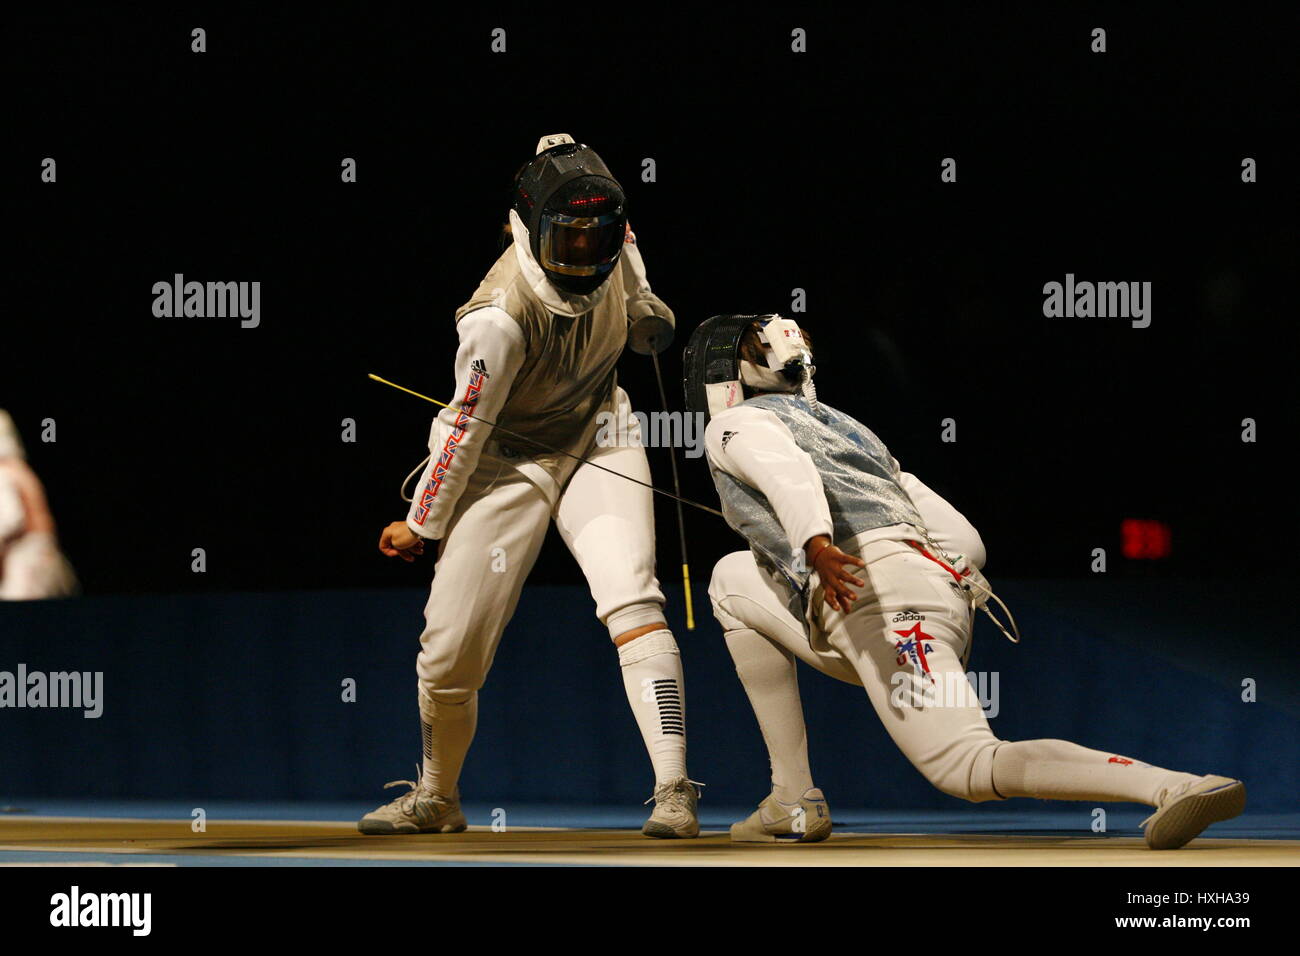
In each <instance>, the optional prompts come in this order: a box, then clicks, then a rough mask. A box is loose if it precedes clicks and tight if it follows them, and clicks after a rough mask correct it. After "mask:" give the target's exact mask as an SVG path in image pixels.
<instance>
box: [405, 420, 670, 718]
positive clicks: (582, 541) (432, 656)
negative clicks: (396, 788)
mask: <svg viewBox="0 0 1300 956" xmlns="http://www.w3.org/2000/svg"><path fill="white" fill-rule="evenodd" d="M620 397H621V398H622V397H623V396H620ZM622 409H623V411H624V413H626V399H625V398H623V402H622ZM630 430H631V431H633V432H636V420H635V419H632V420H631V425H630ZM637 434H639V433H637ZM587 457H588V458H589V459H591V460H593V461H596V462H599V463H600V464H601V465H603V466H604V467H606V468H611V469H613V470H615V471H619V472H622V473H624V474H628V475H630V476H632V477H634V478H637V479H639V480H641V481H645V482H649V480H650V468H649V465H648V463H647V462H646V456H645V449H643V448H641V447H640V446H639V445H624V446H622V447H605V448H602V447H592V448H591V449H589V451H588V454H587ZM651 494H652V492H651V491H650V490H649V489H648V488H644V487H642V486H640V485H637V484H635V483H634V482H631V481H628V480H626V479H625V478H620V477H618V476H617V475H612V474H609V473H608V472H605V471H602V470H600V469H599V468H594V467H591V466H590V465H585V464H582V465H578V466H577V468H576V470H575V471H574V473H573V476H572V478H571V479H570V480H569V482H568V484H567V486H566V487H565V489H564V492H563V494H562V495H561V496H560V498H559V501H558V502H557V503H556V504H555V506H554V508H552V505H551V503H550V500H549V499H548V497H547V495H546V494H545V493H544V492H543V491H542V490H541V488H539V487H538V485H537V484H535V483H534V482H533V481H532V480H530V478H529V477H528V476H527V475H525V474H524V473H523V472H522V471H520V470H519V469H517V468H516V467H515V466H514V464H513V463H512V462H510V461H508V460H506V459H504V458H501V457H499V456H497V455H495V454H492V453H490V452H489V451H487V450H485V451H484V453H483V455H482V457H481V458H480V459H479V462H478V467H477V468H476V469H475V471H474V473H473V475H471V476H470V479H469V482H468V483H467V485H466V487H465V489H464V491H463V492H462V493H461V496H460V498H459V499H458V501H457V502H456V508H455V510H454V512H453V513H452V517H451V520H450V522H449V523H448V526H447V533H446V535H445V536H444V537H443V539H442V541H441V542H440V543H439V549H438V563H437V565H436V566H435V571H434V577H433V584H432V586H431V587H430V589H429V601H428V603H427V604H426V606H425V611H424V619H425V627H424V632H423V633H422V634H421V635H420V644H421V651H420V655H419V657H418V659H417V663H416V670H417V672H418V674H419V678H420V683H421V686H422V687H423V689H424V690H425V692H426V693H428V694H429V696H430V697H431V698H432V699H433V700H435V701H442V702H446V703H460V702H462V701H465V700H467V699H468V698H469V696H470V695H471V694H472V693H473V692H474V691H476V690H478V689H479V688H480V687H481V686H482V685H483V682H484V679H485V678H486V676H487V672H488V670H489V669H490V668H491V666H492V660H493V658H494V657H495V656H496V650H497V644H498V643H499V641H500V639H501V633H502V631H503V630H505V626H506V624H507V623H508V622H509V621H510V618H511V616H512V615H513V614H514V611H515V607H516V605H517V604H518V602H519V594H520V591H521V590H522V589H523V585H524V580H525V579H526V578H527V577H528V573H529V571H530V570H532V567H533V563H534V562H535V561H536V560H537V554H538V551H539V550H540V549H541V546H542V541H543V539H544V538H545V537H546V530H547V526H548V525H549V523H550V519H551V518H552V517H554V519H555V524H556V527H557V528H558V529H559V531H560V535H561V537H562V538H563V540H564V543H565V544H566V545H567V546H568V548H569V551H570V552H571V553H572V554H573V556H574V558H575V559H576V560H577V562H578V565H579V566H580V567H581V568H582V572H583V574H584V575H585V576H586V578H587V584H588V586H589V587H590V589H591V595H592V597H593V598H594V599H595V602H596V616H597V617H598V618H600V620H601V621H602V622H603V623H604V624H605V626H606V627H607V628H608V629H609V632H610V637H611V638H613V637H617V636H618V635H619V634H622V633H624V632H626V631H628V630H631V629H633V628H636V627H641V626H643V625H648V624H654V623H657V622H661V621H663V620H664V614H663V604H664V597H663V592H662V591H660V589H659V582H658V581H657V580H656V578H655V574H654V553H655V548H654V516H653V510H652V509H653V502H652V501H651Z"/></svg>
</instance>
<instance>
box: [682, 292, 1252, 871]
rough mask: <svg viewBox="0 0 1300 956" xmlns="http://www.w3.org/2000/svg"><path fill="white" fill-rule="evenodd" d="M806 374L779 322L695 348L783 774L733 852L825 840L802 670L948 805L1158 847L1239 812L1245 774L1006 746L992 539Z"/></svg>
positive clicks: (691, 404)
mask: <svg viewBox="0 0 1300 956" xmlns="http://www.w3.org/2000/svg"><path fill="white" fill-rule="evenodd" d="M812 371H813V366H812V353H811V347H810V345H809V344H808V340H807V338H806V337H805V336H804V335H803V333H802V331H801V330H800V329H799V327H798V325H797V324H796V323H794V322H793V321H791V320H789V319H783V318H781V317H779V316H718V317H715V318H713V319H710V320H708V321H707V322H705V323H703V324H702V325H701V326H700V328H699V329H697V330H696V332H695V333H694V334H693V336H692V338H691V342H690V345H689V346H688V348H687V354H686V375H687V377H686V386H687V405H688V408H692V409H693V410H699V411H702V412H705V413H706V414H709V415H710V416H711V418H710V421H709V423H708V426H707V428H706V430H705V452H706V455H707V460H708V463H709V466H710V470H711V472H712V475H713V478H714V482H715V484H716V485H717V488H718V492H719V496H720V498H721V500H722V506H723V513H724V514H725V515H726V518H727V521H728V523H729V524H730V525H731V526H732V527H733V528H734V529H735V530H737V531H738V532H740V534H741V535H742V536H743V537H745V538H746V539H747V541H748V542H749V544H750V550H748V551H740V552H736V553H734V554H730V555H727V556H726V557H724V558H723V559H722V560H721V561H719V562H718V564H717V566H716V567H715V569H714V572H713V577H712V581H711V582H710V586H709V596H710V599H711V601H712V604H713V610H714V614H715V616H716V617H717V619H718V621H719V622H720V623H721V625H722V627H723V630H724V632H725V635H726V642H727V647H728V649H729V651H730V652H731V655H732V658H733V660H734V662H735V665H736V670H737V673H738V674H739V676H740V679H741V681H742V682H743V684H744V686H745V690H746V692H747V694H748V696H749V699H750V702H751V704H752V705H753V708H754V712H755V714H756V716H757V718H758V723H759V727H760V729H761V731H762V734H763V739H764V741H765V743H766V745H767V748H768V752H769V756H770V759H771V766H772V792H771V793H770V794H769V795H768V796H767V797H766V798H765V799H764V800H763V801H762V803H761V804H760V805H759V808H758V810H757V811H755V813H754V814H753V815H751V816H750V817H749V818H748V819H746V820H744V821H742V822H740V823H737V824H735V825H734V826H733V827H732V838H733V840H736V841H738V842H779V841H790V842H815V841H818V840H822V839H825V838H826V837H827V836H828V835H829V834H830V830H831V819H830V811H829V807H828V805H827V803H826V800H825V797H824V795H823V794H822V792H821V791H820V790H819V789H817V788H816V787H815V785H814V783H813V779H812V773H811V770H810V768H809V763H808V750H807V734H806V730H805V727H804V721H803V711H802V706H801V703H800V699H799V688H798V683H797V679H796V673H795V662H796V660H802V661H804V662H805V663H807V664H809V665H811V666H812V667H815V668H816V669H818V670H819V671H822V672H823V673H825V674H829V675H830V676H832V677H835V678H838V679H839V680H843V681H846V682H848V683H852V684H857V685H859V686H861V687H862V688H863V689H864V690H865V691H866V693H867V697H868V699H869V700H870V702H871V705H872V707H873V708H874V710H875V712H876V715H877V717H878V718H879V719H880V721H881V723H882V724H883V725H884V727H885V729H886V730H887V731H888V733H889V735H890V737H891V738H892V739H893V741H894V743H895V744H896V745H897V746H898V747H899V749H900V750H901V751H902V752H903V754H904V755H905V756H906V757H907V758H908V760H910V761H911V762H912V764H913V766H915V767H916V769H917V770H919V771H920V772H921V773H922V774H923V775H924V776H925V777H926V779H928V780H929V781H930V782H931V783H932V784H934V786H936V787H938V788H939V789H940V790H942V791H943V792H945V793H948V794H951V795H953V796H957V797H961V798H963V799H966V800H970V801H984V800H1001V799H1005V798H1007V797H1036V798H1039V799H1055V800H1089V801H1098V802H1104V801H1126V802H1136V803H1145V804H1148V805H1150V806H1153V807H1155V808H1156V812H1155V813H1154V814H1153V815H1152V816H1151V817H1149V818H1148V819H1147V820H1146V821H1144V826H1145V835H1146V840H1147V843H1148V844H1149V845H1150V846H1151V847H1153V848H1156V849H1167V848H1175V847H1179V846H1182V845H1183V844H1185V843H1186V842H1187V841H1188V840H1190V839H1192V838H1193V837H1195V836H1196V835H1197V834H1198V833H1200V832H1201V831H1202V830H1203V829H1204V828H1205V827H1206V826H1208V825H1209V824H1210V823H1213V822H1215V821H1217V820H1223V819H1226V818H1228V817H1230V816H1234V815H1235V814H1237V813H1239V812H1240V811H1241V809H1242V807H1243V805H1244V802H1245V787H1244V785H1243V784H1242V783H1241V782H1240V781H1238V780H1233V779H1230V778H1227V777H1221V776H1213V775H1210V776H1198V775H1194V774H1189V773H1179V772H1175V771H1170V770H1165V769H1163V768H1160V767H1155V766H1152V765H1149V764H1146V763H1143V762H1141V761H1138V760H1134V759H1132V758H1129V757H1123V756H1120V755H1118V754H1113V753H1108V752H1105V751H1099V750H1091V749H1088V748H1086V747H1081V746H1079V745H1077V744H1074V743H1070V742H1068V741H1064V740H1046V739H1044V740H1024V741H1015V742H1009V741H1004V740H1000V739H998V738H997V737H996V736H995V735H994V734H993V732H992V730H991V729H990V727H989V724H988V721H987V719H986V716H985V713H984V710H983V707H982V704H981V701H980V700H979V698H978V697H977V695H976V693H975V692H974V690H973V688H972V687H971V685H970V683H969V681H968V679H967V677H966V672H965V665H966V658H967V655H968V654H969V652H970V642H971V634H972V627H973V623H974V616H975V612H976V610H977V609H978V608H983V607H986V605H987V602H988V601H989V600H990V599H992V600H993V601H997V599H996V597H995V596H994V595H993V593H992V591H991V590H990V588H989V584H988V582H987V580H986V579H985V578H984V576H983V574H982V572H981V567H982V566H983V564H984V545H983V542H982V541H981V540H980V536H979V534H978V532H977V531H976V530H975V528H974V527H973V526H972V525H971V523H970V522H969V521H967V520H966V519H965V518H964V517H963V516H962V515H961V514H960V513H959V512H958V511H957V509H955V508H954V507H953V506H952V505H950V504H949V503H948V502H946V501H945V500H944V499H943V498H941V497H940V496H939V495H938V494H936V493H935V492H934V491H932V490H931V489H929V488H928V487H926V486H925V485H924V484H923V483H922V482H921V481H920V480H919V479H917V478H916V477H915V476H914V475H911V474H908V473H907V472H904V471H902V470H901V468H900V467H899V464H898V462H897V460H896V459H895V458H894V457H893V456H892V455H891V454H890V453H889V450H888V449H887V448H886V446H885V445H884V443H883V442H881V441H880V439H879V438H877V437H876V436H875V435H874V434H873V433H872V432H871V431H870V430H869V429H868V428H866V427H865V426H864V425H862V424H861V423H859V422H857V421H856V420H854V419H852V418H850V417H849V416H848V415H845V414H843V413H842V412H839V411H837V410H836V409H833V408H831V407H830V406H828V405H826V404H824V403H821V402H818V401H817V399H816V392H815V391H814V390H813V388H812ZM997 603H999V604H1000V603H1001V602H997ZM995 620H996V618H995ZM1010 626H1011V627H1012V628H1013V629H1014V621H1011V622H1010ZM1007 633H1008V636H1011V635H1010V632H1007ZM1013 639H1014V638H1013Z"/></svg>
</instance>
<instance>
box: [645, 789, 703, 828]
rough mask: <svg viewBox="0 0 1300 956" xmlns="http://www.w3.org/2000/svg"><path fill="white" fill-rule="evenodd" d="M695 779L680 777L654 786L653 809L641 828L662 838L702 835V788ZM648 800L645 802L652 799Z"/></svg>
mask: <svg viewBox="0 0 1300 956" xmlns="http://www.w3.org/2000/svg"><path fill="white" fill-rule="evenodd" d="M699 786H700V784H697V783H696V782H695V781H694V780H687V779H686V778H685V777H677V778H676V779H674V780H669V781H667V782H666V783H661V784H660V785H659V786H657V787H655V792H654V796H653V797H651V798H650V800H653V801H654V803H655V809H654V813H652V814H650V819H649V820H647V821H646V822H645V826H643V827H642V828H641V832H642V833H644V834H645V835H646V836H648V837H658V838H659V839H661V840H678V839H689V838H691V837H697V836H699V835H700V818H699V813H698V808H699V805H700V791H699V789H698V787H699ZM650 800H647V801H646V803H649V802H650Z"/></svg>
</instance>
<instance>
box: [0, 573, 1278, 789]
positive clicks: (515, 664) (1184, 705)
mask: <svg viewBox="0 0 1300 956" xmlns="http://www.w3.org/2000/svg"><path fill="white" fill-rule="evenodd" d="M995 584H996V585H997V587H998V591H999V593H1000V594H1001V595H1002V597H1003V598H1004V599H1005V600H1007V601H1008V603H1010V604H1011V607H1012V608H1013V610H1014V611H1015V613H1016V616H1017V618H1018V620H1019V621H1020V624H1021V628H1022V630H1023V631H1024V634H1025V640H1024V642H1023V644H1022V645H1020V646H1019V647H1016V646H1013V645H1011V644H1010V643H1008V642H1007V641H1005V640H1004V639H1003V638H1002V637H1001V636H1000V635H999V634H997V633H996V631H995V630H994V629H993V628H992V626H991V625H989V624H988V622H987V621H981V623H980V624H979V625H978V626H977V631H976V635H977V636H976V640H975V650H974V655H973V657H972V661H971V665H970V666H971V668H972V669H974V670H978V671H989V672H996V673H997V674H998V681H999V684H998V689H999V701H998V703H999V707H1000V713H999V714H998V716H997V717H996V718H995V719H994V720H993V721H992V724H993V728H994V731H995V732H996V733H997V734H998V735H999V736H1000V737H1003V738H1004V739H1009V740H1015V739H1024V738H1028V737H1061V738H1065V739H1069V740H1074V741H1076V742H1078V743H1080V744H1084V745H1086V746H1090V747H1096V748H1098V749H1103V750H1108V751H1112V752H1114V753H1120V754H1125V755H1128V756H1132V757H1136V758H1138V759H1142V760H1146V761H1149V762H1151V763H1156V764H1160V765H1162V766H1167V767H1171V768H1175V769H1180V770H1188V771H1193V772H1198V773H1205V772H1216V773H1223V774H1229V775H1232V776H1239V777H1242V778H1244V779H1246V780H1247V782H1248V784H1249V786H1250V792H1251V806H1252V807H1253V808H1255V809H1286V810H1289V809H1293V808H1294V807H1295V805H1296V797H1295V795H1296V794H1297V793H1298V792H1300V779H1298V775H1300V760H1297V759H1296V758H1297V756H1298V755H1300V743H1298V742H1300V691H1298V688H1300V681H1298V680H1297V655H1296V653H1295V652H1294V650H1293V648H1292V646H1291V644H1290V641H1289V638H1288V636H1287V634H1286V633H1284V630H1285V629H1289V618H1287V617H1285V616H1283V609H1282V607H1281V603H1282V602H1281V597H1280V596H1281V595H1282V594H1283V593H1284V591H1283V590H1281V589H1279V588H1277V587H1276V586H1270V585H1268V584H1267V583H1258V584H1256V585H1254V586H1246V585H1242V584H1233V585H1224V586H1222V587H1221V588H1218V589H1215V588H1212V587H1211V586H1210V585H1208V584H1206V583H1204V582H1200V583H1198V584H1197V585H1195V586H1189V585H1184V584H1178V583H1174V582H1168V581H1160V580H1134V579H1115V580H1111V581H1102V580H1096V581H1014V582H1012V581H1002V582H999V581H995ZM1209 594H1216V595H1217V597H1216V598H1215V599H1214V600H1213V601H1211V600H1210V599H1209V598H1208V597H1207V595H1209ZM424 598H425V592H423V591H412V590H388V591H331V592H292V593H261V594H211V595H204V594H185V595H163V596H149V597H91V598H82V599H79V600H73V601H62V602H38V603H32V604H9V605H0V671H10V672H13V671H15V669H16V667H17V665H18V664H19V663H22V664H25V665H26V666H27V668H28V669H29V670H33V671H35V670H39V671H45V672H52V671H71V670H76V671H91V672H93V671H102V672H103V674H104V701H103V714H102V716H101V717H99V718H98V719H93V720H92V719H85V718H84V717H83V716H82V715H81V712H80V711H75V710H52V709H46V710H32V709H10V708H5V709H0V801H4V800H7V799H12V798H14V797H32V796H43V797H51V798H53V797H76V796H86V797H96V798H146V799H184V800H187V801H188V800H192V801H194V805H196V806H201V805H202V801H203V800H216V799H245V800H257V799H266V800H276V801H283V800H338V799H349V800H350V799H356V800H358V801H359V802H360V803H363V804H366V805H375V804H377V803H378V802H380V799H381V797H383V796H384V794H383V793H382V791H381V789H380V785H381V784H383V783H384V782H386V781H388V780H392V779H394V778H404V777H411V776H412V775H413V774H414V771H415V764H416V763H417V761H418V759H419V733H418V715H417V710H416V705H415V686H416V685H415V673H414V660H415V653H416V650H417V643H416V642H417V638H418V635H419V632H420V628H421V623H422V620H421V613H422V608H423V604H424ZM695 601H696V607H697V608H700V609H701V611H702V613H701V616H700V621H699V627H698V629H697V630H696V631H694V632H688V631H686V629H685V627H684V625H683V622H682V620H681V618H680V613H681V612H680V608H681V601H680V590H678V591H677V592H673V591H672V590H671V589H669V602H670V615H669V616H670V624H671V625H672V626H673V627H674V630H675V632H676V634H677V638H678V643H679V644H680V646H681V648H682V653H683V656H684V663H685V668H686V685H687V686H686V690H687V725H688V733H689V745H690V754H689V760H690V768H691V774H692V776H693V777H694V778H695V779H697V780H701V781H703V782H705V783H706V784H708V789H707V790H706V796H707V799H708V800H709V801H710V802H716V803H717V805H723V804H746V803H752V802H754V801H756V800H757V799H759V798H760V797H761V796H762V795H763V794H764V793H765V792H766V789H767V761H766V757H765V754H764V751H763V747H762V741H761V738H760V736H759V733H758V729H757V726H756V724H755V722H754V718H753V715H752V713H751V712H750V710H749V707H748V702H747V701H746V699H745V695H744V692H743V690H742V688H741V686H740V683H739V681H738V680H737V678H736V675H735V672H734V670H733V668H732V665H731V660H730V658H729V656H728V655H727V652H726V647H725V645H724V642H723V641H722V637H721V632H720V630H719V628H718V626H717V624H716V622H715V621H714V620H713V618H712V615H711V614H709V613H708V610H707V609H708V603H707V598H706V596H705V594H704V592H703V589H702V588H701V589H699V591H698V592H697V593H696V594H695ZM1269 601H1272V602H1273V604H1272V606H1270V605H1269V604H1268V602H1269ZM593 614H594V609H593V605H592V601H591V598H590V597H589V596H588V595H587V593H586V592H585V591H584V590H582V589H581V588H577V587H574V588H566V587H530V588H526V589H525V592H524V596H523V599H522V600H521V602H520V605H519V610H518V613H517V614H516V616H515V618H514V620H513V621H512V623H511V624H510V627H509V628H508V629H507V631H506V634H505V636H504V638H503V640H502V644H501V649H500V651H499V653H498V655H497V661H496V666H495V668H494V670H493V672H492V674H491V675H490V676H489V678H488V683H487V686H486V687H485V689H484V691H483V693H482V694H481V699H480V723H479V731H478V737H477V739H476V741H475V745H474V748H473V749H472V750H471V752H470V756H469V761H468V764H467V766H466V769H465V773H464V776H463V778H462V784H461V786H462V791H463V792H464V793H465V795H466V799H472V800H475V801H491V802H497V803H502V804H508V802H509V801H520V802H523V801H528V802H536V801H565V802H579V803H600V804H605V803H619V804H630V803H636V802H639V801H641V800H644V799H645V798H646V797H647V796H649V792H650V788H651V776H650V770H649V761H648V759H647V757H646V754H645V751H644V749H643V747H642V744H641V741H640V737H639V735H638V734H637V731H636V726H635V723H634V721H633V718H632V716H631V713H630V711H629V710H628V707H627V703H626V701H625V699H624V693H623V687H622V680H621V675H620V673H619V668H618V662H617V656H616V653H615V651H614V649H613V647H612V645H611V644H610V643H609V640H608V637H607V635H606V634H605V632H604V629H603V628H601V627H600V625H599V624H598V623H597V622H596V620H595V619H594V616H593ZM347 678H351V679H353V680H355V681H356V687H357V700H356V702H355V703H345V702H344V701H343V700H342V682H343V681H344V680H345V679H347ZM1248 678H1249V679H1253V680H1254V681H1256V682H1257V684H1258V690H1257V693H1258V698H1259V699H1258V701H1257V702H1255V703H1246V702H1243V700H1242V681H1243V680H1245V679H1248ZM801 682H802V689H803V696H804V705H805V710H806V712H807V716H808V725H809V739H810V746H811V754H812V761H813V769H814V774H815V776H816V778H817V781H818V783H819V784H820V785H821V786H822V787H823V788H825V790H826V791H827V793H828V795H829V796H830V798H831V799H832V801H834V802H835V803H836V804H838V805H842V806H855V807H864V808H866V807H879V808H893V807H909V808H951V807H957V806H961V805H963V804H962V802H961V801H959V800H956V799H954V798H951V797H948V796H945V795H943V794H941V793H939V792H938V791H936V790H934V789H933V788H932V787H930V786H929V784H927V783H926V782H925V781H924V780H923V779H922V778H921V776H920V775H919V774H918V773H917V772H916V771H915V770H913V769H912V767H911V766H910V765H909V764H908V763H907V762H906V761H905V760H904V759H903V758H902V757H901V756H900V755H899V754H898V752H897V751H896V750H895V748H894V747H893V745H892V743H891V742H890V741H889V739H888V737H887V736H886V735H885V733H884V732H883V730H882V729H881V728H880V726H879V724H878V722H877V721H876V720H875V717H874V715H873V713H872V711H871V709H870V707H869V705H868V704H867V701H866V698H865V695H863V693H862V692H861V690H859V689H857V688H855V687H851V686H849V685H845V684H839V683H837V682H835V681H833V680H831V679H829V678H826V677H824V676H822V675H820V674H817V673H815V672H813V671H811V670H807V669H804V670H802V672H801ZM388 796H391V792H390V793H389V794H388Z"/></svg>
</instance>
